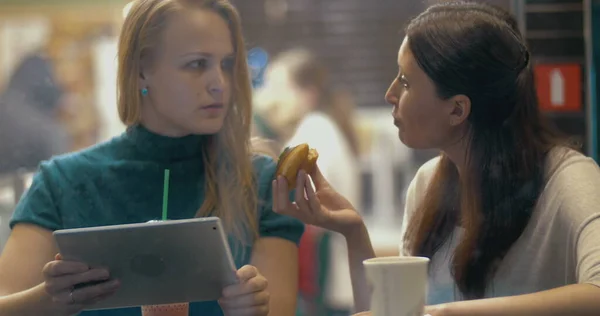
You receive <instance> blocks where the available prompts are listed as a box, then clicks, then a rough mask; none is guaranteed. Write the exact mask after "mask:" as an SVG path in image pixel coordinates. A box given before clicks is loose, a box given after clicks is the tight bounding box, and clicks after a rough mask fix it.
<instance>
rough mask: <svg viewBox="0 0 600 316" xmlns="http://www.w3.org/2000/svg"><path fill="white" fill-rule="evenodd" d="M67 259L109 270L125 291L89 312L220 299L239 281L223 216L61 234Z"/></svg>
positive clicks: (56, 235) (61, 247)
mask: <svg viewBox="0 0 600 316" xmlns="http://www.w3.org/2000/svg"><path fill="white" fill-rule="evenodd" d="M54 238H55V240H56V243H57V246H58V249H59V251H60V253H61V255H62V256H63V258H64V260H74V261H80V262H83V263H87V264H88V265H90V266H91V267H105V268H108V269H109V271H110V273H111V277H112V278H116V279H119V280H120V282H121V287H120V288H119V290H118V291H117V292H116V293H115V294H114V295H113V296H111V297H110V298H108V299H106V300H103V301H101V302H99V303H97V304H95V305H93V306H91V307H90V308H88V309H107V308H119V307H131V306H140V305H151V304H168V303H177V302H196V301H208V300H216V299H219V298H220V296H221V291H222V289H223V288H224V287H225V286H227V285H230V284H234V283H235V282H236V276H235V264H234V261H233V258H232V255H231V251H230V249H229V244H228V243H227V238H226V234H225V232H224V231H223V228H222V225H221V222H220V220H219V218H216V217H207V218H194V219H188V220H176V221H162V222H151V223H142V224H128V225H116V226H103V227H91V228H80V229H67V230H58V231H55V232H54Z"/></svg>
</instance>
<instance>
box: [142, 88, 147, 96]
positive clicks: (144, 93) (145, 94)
mask: <svg viewBox="0 0 600 316" xmlns="http://www.w3.org/2000/svg"><path fill="white" fill-rule="evenodd" d="M147 95H148V88H143V89H142V96H144V97H145V96H147Z"/></svg>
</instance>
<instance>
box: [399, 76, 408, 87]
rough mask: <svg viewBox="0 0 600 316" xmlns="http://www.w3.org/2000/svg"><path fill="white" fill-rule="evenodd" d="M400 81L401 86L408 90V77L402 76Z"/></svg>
mask: <svg viewBox="0 0 600 316" xmlns="http://www.w3.org/2000/svg"><path fill="white" fill-rule="evenodd" d="M398 81H400V84H402V86H403V87H404V88H408V81H407V80H406V77H404V76H403V75H401V76H400V77H399V78H398Z"/></svg>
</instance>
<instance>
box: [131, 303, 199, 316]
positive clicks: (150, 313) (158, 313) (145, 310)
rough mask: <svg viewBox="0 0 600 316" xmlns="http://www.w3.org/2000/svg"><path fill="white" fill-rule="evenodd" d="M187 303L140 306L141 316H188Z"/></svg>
mask: <svg viewBox="0 0 600 316" xmlns="http://www.w3.org/2000/svg"><path fill="white" fill-rule="evenodd" d="M189 313H190V305H189V304H188V303H179V304H164V305H146V306H142V316H188V315H189Z"/></svg>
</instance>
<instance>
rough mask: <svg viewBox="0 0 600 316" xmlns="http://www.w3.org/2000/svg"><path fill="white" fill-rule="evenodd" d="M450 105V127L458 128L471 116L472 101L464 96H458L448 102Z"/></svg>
mask: <svg viewBox="0 0 600 316" xmlns="http://www.w3.org/2000/svg"><path fill="white" fill-rule="evenodd" d="M448 102H449V103H450V104H449V105H450V125H451V126H458V125H460V124H462V123H463V122H464V121H466V120H467V118H468V117H469V114H471V99H469V97H467V96H466V95H464V94H459V95H456V96H454V97H452V98H450V99H449V100H448Z"/></svg>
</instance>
